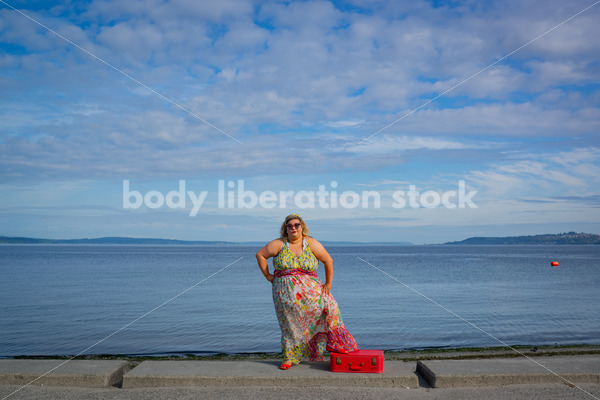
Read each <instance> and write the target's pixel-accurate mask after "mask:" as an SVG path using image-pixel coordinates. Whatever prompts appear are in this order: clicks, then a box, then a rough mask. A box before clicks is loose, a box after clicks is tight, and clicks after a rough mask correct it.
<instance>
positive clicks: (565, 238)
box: [0, 232, 600, 246]
mask: <svg viewBox="0 0 600 400" xmlns="http://www.w3.org/2000/svg"><path fill="white" fill-rule="evenodd" d="M321 242H322V243H323V244H325V245H329V246H415V244H414V243H410V242H350V241H328V240H321ZM265 243H266V241H249V242H228V241H222V240H212V241H208V240H177V239H160V238H131V237H119V236H114V237H100V238H83V239H43V238H30V237H15V236H0V244H90V245H93V244H111V245H182V246H188V245H196V246H198V245H208V246H235V245H237V246H239V245H247V246H259V245H260V246H262V245H264V244H265ZM566 244H573V245H589V244H592V245H593V244H596V245H598V244H600V235H597V234H594V233H577V232H567V233H558V234H544V235H530V236H506V237H470V238H468V239H465V240H461V241H456V242H446V243H438V244H437V245H566ZM425 245H427V244H425ZM430 245H434V246H435V245H436V244H430Z"/></svg>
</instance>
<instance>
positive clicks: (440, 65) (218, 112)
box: [0, 0, 600, 243]
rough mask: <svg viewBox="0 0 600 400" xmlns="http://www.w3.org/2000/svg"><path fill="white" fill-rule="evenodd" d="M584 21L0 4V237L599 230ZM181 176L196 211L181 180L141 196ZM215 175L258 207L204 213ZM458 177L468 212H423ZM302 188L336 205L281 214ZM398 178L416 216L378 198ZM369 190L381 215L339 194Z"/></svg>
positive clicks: (595, 97) (378, 6)
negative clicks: (299, 227)
mask: <svg viewBox="0 0 600 400" xmlns="http://www.w3.org/2000/svg"><path fill="white" fill-rule="evenodd" d="M592 5H593V6H592ZM590 6H592V7H591V8H589V9H587V10H586V11H584V12H581V11H582V10H584V9H586V8H587V7H590ZM13 8H14V9H13ZM15 9H16V10H18V11H15ZM580 12H581V13H580ZM22 13H23V14H26V15H27V16H28V17H29V18H27V17H26V16H24V15H23V14H22ZM578 13H580V14H579V15H577V16H575V15H576V14H578ZM573 16H575V17H574V18H572V19H569V18H571V17H573ZM599 18H600V4H599V5H595V2H594V1H587V0H586V1H583V0H574V1H570V2H564V1H554V0H551V1H541V0H533V1H528V2H522V1H512V0H509V1H486V2H480V1H368V2H365V1H333V2H332V1H287V2H263V1H256V2H252V1H227V0H224V1H219V2H212V1H211V2H208V1H196V0H177V1H159V0H136V1H127V2H123V1H108V0H102V1H99V0H89V1H54V2H50V1H43V2H42V1H27V2H25V1H4V0H2V1H0V93H1V96H0V102H1V107H0V235H5V236H32V237H47V238H80V237H102V236H130V237H162V238H173V239H184V240H229V241H254V240H259V241H263V240H264V241H267V240H270V239H272V238H274V237H276V236H277V232H278V227H279V225H280V223H281V220H282V219H283V217H285V215H287V214H289V213H291V212H296V213H299V214H301V215H303V216H304V217H305V219H306V221H307V223H308V224H309V227H310V229H311V234H313V235H314V236H315V237H317V238H318V239H320V240H329V241H335V240H344V241H347V240H349V241H407V242H413V243H440V242H445V241H450V240H461V239H464V238H467V237H470V236H511V235H529V234H539V233H559V232H565V231H581V232H593V233H599V232H600V213H599V212H598V211H599V206H600V185H599V184H600V162H599V160H600V157H599V156H600V139H599V132H600V42H599V41H598V40H597V37H598V36H599V35H600V27H599V25H598V23H597V21H598V20H599ZM561 23H562V24H561ZM559 24H561V25H560V26H557V25H559ZM42 25H43V26H45V27H43V26H42ZM555 27H556V28H555ZM47 28H48V29H47ZM552 28H555V29H552ZM49 29H50V30H52V31H53V32H51V31H50V30H49ZM551 29H552V30H551ZM549 30H551V31H550V32H548V31H549ZM546 32H548V33H547V34H545V35H543V36H541V37H539V36H540V35H542V34H544V33H546ZM57 34H58V35H61V36H62V37H60V36H58V35H57ZM536 38H537V39H536ZM533 39H535V40H533ZM532 40H533V41H532ZM530 41H532V42H531V43H529V42H530ZM527 43H529V44H528V45H527V46H525V47H522V48H521V46H523V45H524V44H527ZM519 48H520V49H519ZM82 49H84V50H85V51H84V50H82ZM517 49H519V50H518V51H516V52H514V53H513V54H511V53H512V52H513V51H515V50H517ZM508 54H510V56H508V57H506V58H504V59H502V60H501V61H499V62H497V61H498V60H499V59H501V58H503V57H505V56H506V55H508ZM492 63H495V64H494V65H493V66H492V67H489V68H487V67H488V66H490V65H491V64H492ZM451 88H453V89H452V90H451V91H449V92H447V93H444V92H446V91H447V90H448V89H451ZM443 93H444V94H443ZM441 94H443V95H441ZM440 95H441V96H440ZM438 96H439V97H438ZM436 97H438V98H436ZM432 99H435V100H433V101H431V102H429V101H430V100H432ZM428 102H429V103H428ZM124 181H127V182H128V184H129V190H130V193H129V195H130V196H129V197H127V195H126V193H124ZM180 181H184V183H185V192H187V191H191V192H193V193H194V194H199V193H201V192H206V197H205V201H204V202H203V203H202V206H201V207H200V208H199V209H198V210H197V213H196V215H194V216H191V215H190V212H191V210H192V208H193V203H192V202H191V200H190V198H189V197H188V196H187V195H186V194H185V193H184V196H183V199H180V198H179V197H175V199H177V200H178V201H179V202H178V204H179V205H181V206H182V207H181V208H179V207H170V206H168V205H167V203H166V202H165V203H164V204H162V205H161V206H160V207H155V208H153V207H152V204H154V205H157V204H158V203H157V201H158V200H159V198H158V197H157V196H158V194H160V195H161V196H163V198H166V196H167V194H168V193H169V192H171V191H178V190H179V189H180V187H179V182H180ZM220 181H222V182H223V184H225V185H227V184H228V183H230V182H231V185H232V186H233V189H232V190H231V193H233V195H235V196H238V197H236V199H237V200H239V192H237V190H238V189H239V183H240V182H243V185H244V189H245V190H246V191H251V192H253V193H255V194H256V195H257V196H259V195H261V194H263V195H264V196H267V197H265V198H268V196H270V195H271V194H265V193H267V192H269V193H270V192H272V193H273V194H272V196H275V199H276V200H275V201H274V202H271V203H273V204H276V205H275V206H272V207H270V206H268V207H265V206H261V205H260V204H257V205H256V206H255V207H249V208H243V207H240V206H239V202H238V203H236V206H234V207H220V206H219V182H220ZM332 182H335V184H332ZM460 182H464V192H465V194H468V193H470V192H476V193H473V194H472V195H471V197H470V198H471V199H472V204H474V205H476V207H473V206H471V204H470V203H466V204H464V205H465V206H464V207H462V208H461V207H447V206H445V205H443V204H438V205H437V206H435V204H433V203H435V200H436V198H437V199H441V198H442V196H443V195H444V193H451V192H453V191H454V192H456V196H454V197H452V196H451V197H448V198H449V199H452V201H454V203H452V204H451V205H458V200H459V199H458V191H459V185H460V184H461V183H460ZM320 186H322V187H324V190H326V191H330V192H332V191H335V192H336V193H335V194H336V195H337V196H338V198H339V197H341V196H346V197H345V200H346V202H345V204H346V206H345V207H343V206H340V205H339V204H338V205H337V207H335V206H331V204H332V203H331V202H330V200H331V197H328V198H327V201H326V202H324V203H318V202H317V203H313V205H314V207H307V206H306V205H307V203H306V201H299V202H295V203H294V204H289V203H290V202H289V201H288V202H287V204H286V205H285V206H281V197H282V195H281V192H291V193H292V194H293V195H298V196H300V197H298V199H300V200H302V196H308V195H310V193H313V195H314V194H315V193H316V192H317V191H318V190H319V187H320ZM333 186H335V188H334V187H333ZM411 187H412V188H413V190H415V191H418V192H419V197H416V198H415V199H416V204H417V205H418V207H410V206H408V205H407V206H405V207H403V208H399V207H394V200H393V199H394V195H396V196H399V195H400V194H401V193H405V197H404V198H405V200H408V197H407V196H408V195H407V193H408V192H409V190H410V188H411ZM131 191H136V192H139V193H140V195H141V196H142V198H143V196H145V195H147V194H148V193H150V194H152V193H154V197H152V196H150V195H149V197H148V202H146V201H145V200H144V201H143V202H142V204H141V205H140V206H139V207H128V206H127V205H131V202H132V201H134V200H135V195H131ZM366 191H370V192H376V193H378V194H379V196H380V204H379V205H378V206H375V205H374V204H367V206H366V207H362V206H360V205H359V206H355V207H350V206H349V204H350V203H351V202H350V200H351V199H353V197H352V195H354V194H356V195H357V196H360V195H362V193H363V192H366ZM307 193H308V194H307ZM344 193H345V194H344ZM132 196H133V197H132ZM172 196H175V195H172ZM421 196H424V197H421ZM436 196H437V197H436ZM173 198H174V197H171V199H173ZM248 198H249V197H248ZM248 198H247V199H248ZM304 199H306V198H304ZM184 200H185V204H183V201H184ZM432 201H433V203H432ZM127 202H129V203H127ZM153 202H154V203H153ZM271 203H269V204H271ZM438 203H439V202H438ZM323 204H326V205H327V206H326V207H325V206H323ZM428 204H429V205H430V206H429V207H426V205H428ZM148 205H150V207H149V206H148ZM263 205H264V204H263ZM267 205H268V204H267ZM350 205H351V204H350ZM396 205H398V204H396Z"/></svg>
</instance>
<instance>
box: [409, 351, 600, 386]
mask: <svg viewBox="0 0 600 400" xmlns="http://www.w3.org/2000/svg"><path fill="white" fill-rule="evenodd" d="M544 367H545V368H544ZM546 368H547V369H546ZM417 373H418V374H419V375H420V376H421V377H423V379H425V380H426V381H427V382H428V383H429V385H431V387H435V388H444V387H459V386H493V385H514V384H530V383H568V382H566V381H565V380H564V379H566V380H568V381H569V382H573V383H576V382H586V383H600V356H598V355H589V356H557V357H535V358H531V359H528V358H525V357H518V358H502V359H483V360H427V361H418V362H417ZM561 378H564V379H561Z"/></svg>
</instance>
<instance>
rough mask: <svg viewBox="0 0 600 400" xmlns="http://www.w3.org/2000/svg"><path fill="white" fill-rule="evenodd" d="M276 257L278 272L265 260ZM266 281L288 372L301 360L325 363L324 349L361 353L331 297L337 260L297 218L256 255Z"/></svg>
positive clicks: (287, 221)
mask: <svg viewBox="0 0 600 400" xmlns="http://www.w3.org/2000/svg"><path fill="white" fill-rule="evenodd" d="M271 257H274V258H273V267H274V269H275V270H274V274H271V273H269V264H268V262H267V260H268V259H269V258H271ZM256 260H257V261H258V266H259V268H260V269H261V271H262V273H263V275H264V276H265V278H266V279H267V280H268V281H269V282H271V283H272V284H273V302H274V303H275V312H276V313H277V320H278V321H279V327H280V328H281V348H282V351H283V356H284V360H283V364H281V366H280V368H281V369H289V368H290V367H291V366H292V365H294V364H298V363H299V362H300V360H301V359H302V358H305V357H309V358H310V360H311V361H321V360H323V350H324V349H326V350H327V351H335V352H338V353H348V352H349V351H355V350H358V346H357V345H356V341H355V340H354V338H353V337H352V335H351V334H350V332H348V331H347V330H346V327H345V326H344V323H343V322H342V317H341V315H340V310H339V308H338V305H337V303H336V301H335V299H334V298H333V296H331V281H332V279H333V260H332V259H331V256H330V255H329V253H327V250H325V248H324V247H323V245H322V244H321V243H319V242H318V241H317V240H316V239H314V238H312V237H310V236H308V228H307V227H306V224H305V223H304V221H303V220H302V218H300V216H299V215H296V214H292V215H288V216H287V217H286V218H285V221H284V222H283V224H282V225H281V237H280V238H279V239H275V240H273V241H271V242H269V243H268V244H267V245H266V246H265V247H263V248H262V249H260V250H259V251H258V253H256ZM319 261H321V262H322V263H323V265H324V266H325V284H322V283H321V280H320V279H319V278H318V277H317V273H316V270H317V268H318V267H319Z"/></svg>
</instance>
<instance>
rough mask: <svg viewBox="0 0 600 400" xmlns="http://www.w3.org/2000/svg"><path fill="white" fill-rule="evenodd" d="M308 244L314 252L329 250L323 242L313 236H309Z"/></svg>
mask: <svg viewBox="0 0 600 400" xmlns="http://www.w3.org/2000/svg"><path fill="white" fill-rule="evenodd" d="M308 245H309V246H310V248H311V250H312V251H313V253H317V252H318V253H322V252H327V250H325V247H324V246H323V245H322V244H321V242H319V241H318V240H317V239H315V238H314V237H312V236H309V237H308Z"/></svg>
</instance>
